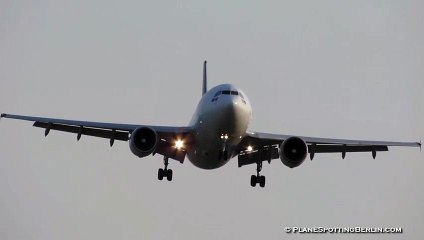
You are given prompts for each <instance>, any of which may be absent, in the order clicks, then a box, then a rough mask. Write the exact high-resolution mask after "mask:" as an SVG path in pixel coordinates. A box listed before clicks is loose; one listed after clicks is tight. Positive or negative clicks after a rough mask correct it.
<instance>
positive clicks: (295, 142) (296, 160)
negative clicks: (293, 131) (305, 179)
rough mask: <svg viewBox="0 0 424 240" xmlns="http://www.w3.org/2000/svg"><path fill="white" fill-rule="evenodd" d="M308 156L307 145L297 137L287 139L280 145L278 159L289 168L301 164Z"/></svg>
mask: <svg viewBox="0 0 424 240" xmlns="http://www.w3.org/2000/svg"><path fill="white" fill-rule="evenodd" d="M307 154H308V145H306V143H305V141H303V139H301V138H299V137H289V138H287V139H286V140H284V142H282V143H281V145H280V159H281V162H282V163H284V165H286V166H287V167H289V168H294V167H297V166H299V165H300V164H302V163H303V161H304V160H305V158H306V155H307Z"/></svg>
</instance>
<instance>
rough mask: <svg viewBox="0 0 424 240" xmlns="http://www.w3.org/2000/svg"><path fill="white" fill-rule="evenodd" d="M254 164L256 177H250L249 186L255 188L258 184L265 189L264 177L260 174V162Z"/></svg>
mask: <svg viewBox="0 0 424 240" xmlns="http://www.w3.org/2000/svg"><path fill="white" fill-rule="evenodd" d="M256 164H257V167H256V175H252V176H251V177H250V186H252V187H256V184H257V183H259V186H260V187H265V176H262V175H261V174H260V173H261V170H262V162H260V161H259V162H257V163H256Z"/></svg>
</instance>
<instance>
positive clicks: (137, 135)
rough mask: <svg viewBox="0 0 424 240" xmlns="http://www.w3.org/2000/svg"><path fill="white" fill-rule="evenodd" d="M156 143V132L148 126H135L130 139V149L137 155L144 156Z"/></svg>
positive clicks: (151, 151) (151, 150) (149, 152)
mask: <svg viewBox="0 0 424 240" xmlns="http://www.w3.org/2000/svg"><path fill="white" fill-rule="evenodd" d="M157 144H158V134H157V133H156V131H155V130H154V129H152V128H149V127H140V128H137V129H136V130H135V131H134V132H133V133H132V134H131V139H130V149H131V152H132V153H134V154H135V155H136V156H138V157H141V158H142V157H146V156H148V155H150V154H152V153H153V151H155V149H156V146H157Z"/></svg>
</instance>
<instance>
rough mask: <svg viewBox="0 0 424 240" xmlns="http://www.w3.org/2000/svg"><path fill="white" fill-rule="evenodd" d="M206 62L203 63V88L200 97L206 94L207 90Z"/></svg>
mask: <svg viewBox="0 0 424 240" xmlns="http://www.w3.org/2000/svg"><path fill="white" fill-rule="evenodd" d="M206 63H207V62H206V61H204V62H203V88H202V95H203V94H205V93H206V91H207V90H208V87H207V82H208V80H207V72H206Z"/></svg>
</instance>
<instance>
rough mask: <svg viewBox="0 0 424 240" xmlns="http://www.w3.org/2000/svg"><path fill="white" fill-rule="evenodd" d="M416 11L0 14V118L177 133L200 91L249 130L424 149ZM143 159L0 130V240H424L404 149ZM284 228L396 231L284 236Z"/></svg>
mask: <svg viewBox="0 0 424 240" xmlns="http://www.w3.org/2000/svg"><path fill="white" fill-rule="evenodd" d="M423 8H424V4H423V2H422V1H418V0H417V1H389V0H385V1H370V0H359V1H297V0H296V1H268V2H264V1H151V2H146V1H115V2H111V1H99V0H98V1H58V0H55V1H26V0H21V1H12V0H3V1H0V111H1V112H8V113H16V114H27V115H36V116H46V117H57V118H70V119H79V120H92V121H105V122H120V123H137V124H155V125H184V124H187V123H188V121H189V120H190V118H191V114H192V113H193V111H194V108H195V106H196V104H197V101H198V100H199V99H200V96H201V76H202V69H201V67H202V62H203V60H204V59H207V60H208V62H209V65H208V66H209V69H208V73H209V86H213V85H217V84H221V83H233V84H235V85H236V86H238V87H240V88H241V89H243V90H244V91H245V92H246V94H247V95H248V97H249V99H250V101H251V103H252V107H253V121H252V123H251V125H250V129H251V130H256V131H264V132H272V133H284V134H298V135H309V136H317V137H337V138H348V139H349V138H351V139H369V140H388V141H390V140H396V141H418V140H419V139H424V127H423V126H424V106H423V105H424V104H423V103H424V97H423V92H424V45H423V43H424V31H423V22H424V17H423V16H424V15H423V14H422V9H423ZM160 167H163V163H162V158H161V157H160V156H155V157H146V158H143V159H138V158H137V157H135V156H134V155H132V153H131V152H130V150H129V147H128V143H127V142H116V143H115V145H114V147H113V148H110V147H109V141H107V140H104V139H96V138H92V137H82V139H81V141H80V142H77V141H76V136H75V135H73V134H68V133H60V132H53V131H52V132H51V133H50V135H49V136H48V138H44V132H43V130H40V129H37V128H33V127H31V123H29V122H22V121H13V120H9V119H2V120H1V122H0V239H19V240H21V239H255V238H256V239H257V238H261V239H285V238H289V237H290V238H294V239H304V238H309V239H310V238H314V239H339V238H346V239H360V238H364V237H366V238H368V237H373V238H381V239H399V238H405V239H422V238H423V237H424V232H423V230H422V226H423V225H424V191H423V181H424V174H423V170H424V161H423V154H422V153H420V151H419V150H418V149H415V148H390V151H389V152H384V153H378V154H377V159H376V160H373V159H372V157H371V154H369V153H356V154H354V153H352V154H349V153H348V154H347V156H346V159H344V160H342V159H341V154H322V155H316V156H315V158H314V161H313V162H311V161H309V160H307V161H305V162H304V163H303V164H302V165H301V166H299V167H298V168H294V169H289V168H287V167H285V166H284V165H283V164H282V163H281V162H280V161H279V160H274V161H273V162H272V163H271V164H264V169H263V171H262V172H263V174H264V175H265V176H266V177H267V186H266V187H265V188H264V189H262V188H259V187H257V188H252V187H250V184H249V181H250V175H251V174H254V173H255V167H256V166H254V165H250V166H245V167H242V168H238V167H237V161H236V159H233V160H232V161H231V162H230V163H228V164H227V165H225V166H224V167H222V168H220V169H216V170H212V171H210V170H202V169H198V168H196V167H194V166H193V165H192V164H191V163H190V162H189V161H187V160H186V162H184V164H180V163H178V162H171V164H170V167H171V168H172V169H173V170H174V180H173V181H172V182H167V181H162V182H161V181H158V180H157V169H158V168H160ZM285 226H299V227H354V226H363V227H402V228H403V229H404V233H403V234H402V235H372V236H371V235H370V236H364V235H361V234H356V235H352V234H351V235H329V234H327V235H313V236H310V235H300V234H298V235H295V236H290V235H287V234H286V233H284V231H283V228H284V227H285Z"/></svg>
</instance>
